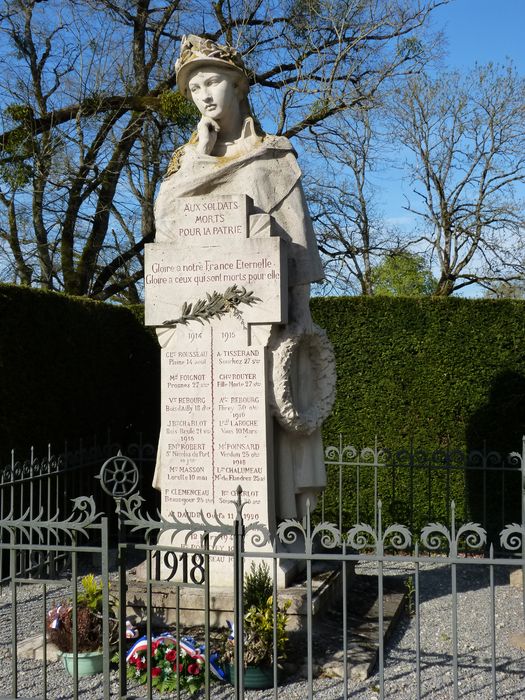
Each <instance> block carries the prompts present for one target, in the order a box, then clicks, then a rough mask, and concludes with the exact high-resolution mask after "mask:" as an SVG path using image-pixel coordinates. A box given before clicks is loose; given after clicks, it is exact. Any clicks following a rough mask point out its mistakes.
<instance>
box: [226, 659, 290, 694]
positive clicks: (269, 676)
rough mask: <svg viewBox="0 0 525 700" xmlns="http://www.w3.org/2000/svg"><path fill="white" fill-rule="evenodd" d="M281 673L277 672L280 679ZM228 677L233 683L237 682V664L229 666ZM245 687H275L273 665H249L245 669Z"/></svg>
mask: <svg viewBox="0 0 525 700" xmlns="http://www.w3.org/2000/svg"><path fill="white" fill-rule="evenodd" d="M279 676H280V673H279V672H278V673H277V680H279ZM228 679H229V681H230V683H231V684H232V685H235V684H236V682H237V673H236V668H235V666H232V665H230V666H228ZM244 687H245V688H248V689H251V690H265V689H266V688H273V666H247V667H246V668H245V669H244Z"/></svg>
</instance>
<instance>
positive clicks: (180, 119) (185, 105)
mask: <svg viewBox="0 0 525 700" xmlns="http://www.w3.org/2000/svg"><path fill="white" fill-rule="evenodd" d="M159 100H160V110H159V111H160V113H161V114H162V115H163V116H164V117H166V118H167V119H169V120H170V121H172V122H173V123H174V124H175V126H178V127H179V128H181V129H186V128H189V129H192V128H194V127H196V126H197V123H198V121H199V119H200V114H199V110H198V109H197V108H196V107H195V105H194V104H193V102H191V101H190V100H187V99H186V98H185V97H184V95H182V94H181V93H180V92H178V91H176V92H175V91H173V90H166V91H165V92H163V93H161V95H160V96H159Z"/></svg>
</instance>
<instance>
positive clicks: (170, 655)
mask: <svg viewBox="0 0 525 700" xmlns="http://www.w3.org/2000/svg"><path fill="white" fill-rule="evenodd" d="M176 658H177V652H176V651H175V649H168V651H167V652H166V661H175V660H176Z"/></svg>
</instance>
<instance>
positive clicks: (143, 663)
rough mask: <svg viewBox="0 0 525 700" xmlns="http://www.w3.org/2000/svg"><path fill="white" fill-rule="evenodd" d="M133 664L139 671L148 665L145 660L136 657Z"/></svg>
mask: <svg viewBox="0 0 525 700" xmlns="http://www.w3.org/2000/svg"><path fill="white" fill-rule="evenodd" d="M135 666H136V667H137V668H138V670H139V671H144V669H145V668H147V667H148V664H147V663H146V662H145V661H142V659H137V663H136V664H135Z"/></svg>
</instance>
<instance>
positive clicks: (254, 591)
mask: <svg viewBox="0 0 525 700" xmlns="http://www.w3.org/2000/svg"><path fill="white" fill-rule="evenodd" d="M272 592H273V585H272V579H271V576H270V568H269V566H268V564H267V563H266V562H260V563H259V564H255V562H252V565H251V568H250V571H249V572H248V573H247V574H245V576H244V585H243V605H244V665H245V666H268V665H271V664H272V663H273V638H274V627H275V629H276V630H277V657H278V658H279V659H284V658H286V643H287V641H288V635H287V633H286V624H287V621H288V612H287V611H288V608H289V607H290V604H291V603H290V601H284V603H280V604H278V605H277V611H276V615H275V620H274V610H273V596H272ZM234 647H235V642H234V640H233V639H231V638H229V637H228V639H227V641H226V645H225V649H224V653H223V657H222V658H223V660H224V661H225V662H226V663H228V662H231V660H232V659H233V655H234Z"/></svg>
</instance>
